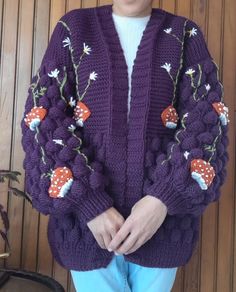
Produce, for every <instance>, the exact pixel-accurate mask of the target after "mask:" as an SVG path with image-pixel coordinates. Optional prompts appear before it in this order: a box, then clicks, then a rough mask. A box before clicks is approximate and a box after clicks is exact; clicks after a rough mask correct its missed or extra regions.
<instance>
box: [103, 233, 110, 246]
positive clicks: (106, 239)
mask: <svg viewBox="0 0 236 292" xmlns="http://www.w3.org/2000/svg"><path fill="white" fill-rule="evenodd" d="M111 240H112V237H111V235H110V234H109V233H105V234H103V242H104V247H103V248H105V249H107V248H108V245H109V243H110V242H111Z"/></svg>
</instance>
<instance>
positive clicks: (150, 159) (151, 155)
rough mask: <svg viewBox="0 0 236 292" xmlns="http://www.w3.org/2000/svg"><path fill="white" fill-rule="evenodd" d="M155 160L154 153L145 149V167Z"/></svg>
mask: <svg viewBox="0 0 236 292" xmlns="http://www.w3.org/2000/svg"><path fill="white" fill-rule="evenodd" d="M154 162H155V155H154V153H153V152H151V151H150V150H148V151H147V153H146V155H145V167H150V166H152V165H153V164H154Z"/></svg>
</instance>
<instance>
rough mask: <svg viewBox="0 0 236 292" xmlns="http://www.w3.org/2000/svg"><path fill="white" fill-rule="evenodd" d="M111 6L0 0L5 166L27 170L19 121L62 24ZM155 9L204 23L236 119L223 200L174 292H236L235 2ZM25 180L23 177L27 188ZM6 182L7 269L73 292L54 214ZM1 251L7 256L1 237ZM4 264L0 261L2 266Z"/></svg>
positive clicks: (173, 1)
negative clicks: (53, 230) (52, 241)
mask: <svg viewBox="0 0 236 292" xmlns="http://www.w3.org/2000/svg"><path fill="white" fill-rule="evenodd" d="M111 3H112V0H80V1H79V0H43V1H41V0H18V1H16V0H0V9H1V10H0V11H1V13H0V45H1V52H0V58H1V59H0V60H1V62H0V77H1V78H0V135H1V141H4V143H0V153H1V154H4V155H2V159H1V161H0V169H1V168H5V169H7V168H10V167H11V168H12V169H17V170H19V171H22V170H23V168H22V161H23V151H22V149H21V150H19V148H21V147H20V138H21V136H20V128H19V127H20V125H19V122H20V119H21V117H22V114H23V105H24V101H25V99H26V97H27V88H28V86H29V81H30V77H31V75H33V74H34V72H36V70H37V68H38V66H39V65H40V62H41V59H42V57H43V54H44V52H45V50H46V47H47V44H48V40H49V38H50V35H51V33H52V31H53V29H54V27H55V24H56V22H57V21H58V19H59V18H60V17H61V16H62V15H63V14H64V13H65V12H67V11H70V10H72V9H78V8H83V7H94V6H101V5H107V4H111ZM153 7H161V8H162V9H165V10H167V11H170V12H171V13H176V14H178V15H183V16H186V17H189V18H192V19H193V20H194V21H196V23H197V24H199V25H200V27H201V28H202V31H203V33H204V35H205V38H206V40H207V43H208V46H209V50H210V52H211V53H212V56H213V57H214V59H215V60H216V62H217V63H218V64H219V67H220V78H222V80H223V84H224V89H225V90H224V93H225V100H226V102H227V103H228V105H229V108H230V113H229V115H230V121H231V123H230V133H229V137H230V145H229V152H230V158H231V159H230V161H229V164H228V174H229V175H228V177H227V180H226V183H225V185H224V186H223V187H222V197H221V198H220V200H219V202H216V203H213V204H211V206H209V207H208V208H207V210H206V212H205V213H204V214H203V216H202V218H201V229H200V238H199V243H198V244H197V247H196V250H195V252H194V254H193V257H192V258H191V260H190V262H189V263H188V264H187V265H186V266H185V267H180V268H179V269H178V272H177V277H176V281H175V284H174V287H173V292H184V291H185V292H222V291H224V292H233V291H236V275H235V274H236V221H235V220H236V216H235V208H236V201H235V199H234V198H235V195H236V190H235V163H236V157H235V139H236V133H235V132H236V119H235V117H236V102H235V100H236V73H235V71H236V70H235V69H236V55H235V51H236V38H235V36H236V21H235V15H234V14H235V11H236V2H235V1H234V0H200V1H199V0H191V1H181V0H154V1H153ZM22 72H23V73H22ZM23 180H24V177H23V176H22V177H21V185H22V188H23V187H24V186H23ZM7 185H8V184H7V183H5V184H0V194H1V196H0V202H1V203H2V204H3V205H4V206H5V208H7V207H8V210H9V216H10V223H11V229H10V232H9V240H10V243H11V247H12V256H11V257H10V258H9V259H7V260H6V261H5V265H7V266H11V267H16V268H17V267H22V268H24V269H28V270H32V271H34V270H36V271H39V272H41V273H44V274H46V275H49V276H53V277H54V278H55V279H56V280H58V281H59V282H60V283H61V284H62V285H63V286H64V288H65V289H66V291H68V292H75V289H74V286H73V282H72V279H71V275H70V273H69V271H67V270H66V269H64V268H62V267H61V266H60V265H59V264H57V262H56V261H55V260H54V259H53V258H52V255H51V252H50V249H49V245H48V242H47V223H48V217H47V216H44V215H41V214H39V213H38V212H37V211H36V210H34V209H32V207H31V206H30V205H29V204H28V203H27V202H24V201H23V200H22V199H21V198H17V197H14V196H9V197H8V196H7V191H6V189H7ZM14 186H15V185H14ZM0 251H4V244H3V242H2V241H1V240H0ZM3 264H4V262H3V261H0V266H2V265H3Z"/></svg>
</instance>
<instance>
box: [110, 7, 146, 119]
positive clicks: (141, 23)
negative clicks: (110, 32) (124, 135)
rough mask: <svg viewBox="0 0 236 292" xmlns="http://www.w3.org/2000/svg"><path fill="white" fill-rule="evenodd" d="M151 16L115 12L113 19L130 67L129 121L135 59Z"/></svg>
mask: <svg viewBox="0 0 236 292" xmlns="http://www.w3.org/2000/svg"><path fill="white" fill-rule="evenodd" d="M150 16H151V15H147V16H142V17H133V16H121V15H117V14H115V13H114V12H113V13H112V17H113V20H114V24H115V27H116V31H117V33H118V35H119V39H120V43H121V46H122V49H123V51H124V55H125V60H126V64H127V66H128V79H129V94H128V117H127V118H128V119H129V112H130V100H131V95H130V94H131V74H132V69H133V63H134V59H135V57H136V52H137V49H138V45H139V44H140V41H141V38H142V35H143V31H144V29H145V27H146V25H147V23H148V21H149V18H150Z"/></svg>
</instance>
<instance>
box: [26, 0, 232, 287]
mask: <svg viewBox="0 0 236 292" xmlns="http://www.w3.org/2000/svg"><path fill="white" fill-rule="evenodd" d="M228 122H229V120H228V108H227V106H226V105H225V103H224V101H223V87H222V84H221V83H220V81H219V79H218V67H217V65H216V64H215V62H214V60H213V59H212V57H211V55H210V53H209V51H208V48H207V45H206V42H205V40H204V37H203V33H202V32H201V29H200V27H199V26H198V25H197V24H196V23H194V22H193V21H192V20H190V19H187V18H185V17H182V16H177V15H174V14H171V13H169V12H167V11H165V10H162V9H158V8H155V9H154V8H152V1H151V0H149V1H147V0H133V1H132V0H131V1H123V0H114V1H113V4H112V5H104V6H100V7H93V8H84V9H75V10H72V11H70V12H68V13H66V14H65V15H63V16H62V17H61V19H60V20H59V21H58V23H57V25H56V27H55V29H54V31H53V34H52V36H51V39H50V42H49V45H48V48H47V50H46V52H45V55H44V57H43V60H42V63H41V66H40V68H39V70H38V72H37V73H36V74H35V75H34V77H33V78H32V82H31V85H30V87H29V95H28V98H27V101H26V105H25V113H24V118H23V119H22V123H21V126H22V134H23V135H22V145H23V148H24V150H25V152H26V156H25V159H24V168H25V171H26V189H27V191H28V193H29V194H30V195H31V196H32V201H33V206H34V207H35V208H36V209H37V210H39V211H40V212H42V213H43V214H49V215H50V217H49V224H48V239H49V243H50V247H51V250H52V253H53V255H54V257H55V259H56V260H57V261H58V263H60V264H61V265H62V266H63V267H65V268H67V269H68V270H70V271H71V274H72V277H73V281H74V284H75V287H76V290H77V291H93V290H94V289H98V286H99V288H100V290H101V291H135V292H137V291H149V292H151V291H163V292H165V291H170V290H171V288H172V286H173V284H174V279H175V276H176V272H177V268H178V267H179V266H183V265H185V264H186V263H187V262H188V261H189V260H190V258H191V255H192V253H193V251H194V248H195V246H196V243H197V240H198V235H199V233H198V232H199V222H200V216H201V215H202V213H203V212H204V210H205V209H206V207H207V206H208V204H209V203H210V202H213V201H216V200H218V199H219V196H220V187H221V186H222V184H223V182H224V179H225V177H226V164H227V161H228V152H227V145H228V136H227V131H228Z"/></svg>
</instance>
